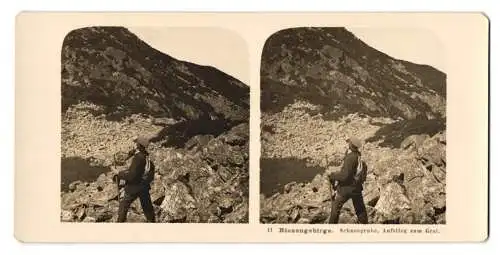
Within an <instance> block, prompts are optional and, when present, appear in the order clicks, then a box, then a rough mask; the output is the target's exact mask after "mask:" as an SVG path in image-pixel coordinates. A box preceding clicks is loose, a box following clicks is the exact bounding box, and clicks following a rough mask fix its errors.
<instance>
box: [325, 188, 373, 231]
mask: <svg viewBox="0 0 500 255" xmlns="http://www.w3.org/2000/svg"><path fill="white" fill-rule="evenodd" d="M349 199H352V204H353V205H354V210H355V211H356V216H357V217H358V222H359V223H361V224H368V215H367V213H366V207H365V203H364V201H363V195H362V193H361V192H360V191H342V190H339V192H337V195H336V196H335V199H333V201H332V210H331V213H330V220H329V223H330V224H338V222H339V216H340V210H341V209H342V206H344V204H345V203H346V202H347V201H349Z"/></svg>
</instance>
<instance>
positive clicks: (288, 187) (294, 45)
mask: <svg viewBox="0 0 500 255" xmlns="http://www.w3.org/2000/svg"><path fill="white" fill-rule="evenodd" d="M261 90H262V94H261V95H262V97H261V100H262V101H261V111H262V115H261V150H262V151H261V154H262V157H261V180H260V187H261V198H260V208H261V217H260V221H261V222H263V223H327V222H328V217H329V213H330V208H331V191H330V184H329V181H328V178H327V176H328V174H330V173H331V172H332V171H339V170H340V167H341V165H342V159H343V156H344V153H345V150H346V149H347V145H346V142H345V140H346V139H347V138H348V137H350V136H357V137H359V138H361V139H362V140H364V141H365V143H364V147H363V148H362V155H363V157H364V160H365V161H366V163H367V165H368V177H367V181H366V183H365V185H364V193H363V197H364V199H365V203H366V204H367V209H368V214H369V222H370V223H374V224H387V223H402V224H444V223H446V217H445V215H446V128H445V127H446V111H445V109H446V104H445V102H446V75H445V74H444V73H442V72H440V71H439V70H436V69H434V68H432V67H430V66H424V65H417V64H413V63H410V62H407V61H403V60H398V59H394V58H392V57H390V56H388V55H386V54H384V53H382V52H380V51H378V50H376V49H374V48H372V47H370V46H368V45H366V44H365V43H363V42H362V41H361V40H359V39H358V38H356V36H355V35H354V34H352V33H350V32H349V31H347V30H346V29H344V28H295V29H287V30H282V31H280V32H278V33H275V34H273V35H272V36H271V37H270V38H269V39H268V41H267V42H266V45H265V47H264V51H263V55H262V68H261ZM340 222H341V223H356V222H357V218H356V215H355V211H354V208H353V206H352V202H350V201H349V202H348V203H346V205H345V206H344V207H343V209H342V212H341V216H340Z"/></svg>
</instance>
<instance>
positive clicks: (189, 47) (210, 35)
mask: <svg viewBox="0 0 500 255" xmlns="http://www.w3.org/2000/svg"><path fill="white" fill-rule="evenodd" d="M128 29H129V30H130V31H131V32H132V33H134V34H135V35H137V36H138V37H139V38H140V39H142V40H143V41H145V42H146V43H147V44H149V45H150V46H151V47H153V48H155V49H157V50H159V51H161V52H163V53H165V54H168V55H170V56H171V57H173V58H176V59H178V60H183V61H189V62H192V63H195V64H198V65H207V66H213V67H215V68H217V69H219V70H221V71H222V72H224V73H227V74H229V75H231V76H233V77H235V78H236V79H238V80H240V81H241V82H243V83H245V84H247V85H250V84H249V82H250V66H249V65H250V62H249V61H250V60H249V54H248V47H247V45H246V41H245V40H244V39H243V37H241V36H240V35H239V34H237V33H235V32H233V31H230V30H225V29H221V28H209V27H206V28H203V27H199V28H185V27H184V28H170V27H168V28H165V27H129V28H128Z"/></svg>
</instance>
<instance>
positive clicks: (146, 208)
mask: <svg viewBox="0 0 500 255" xmlns="http://www.w3.org/2000/svg"><path fill="white" fill-rule="evenodd" d="M134 142H135V144H136V149H135V153H134V155H133V157H134V158H133V159H132V163H131V164H130V167H129V168H128V169H126V170H123V171H120V172H118V174H117V175H115V177H114V178H113V179H114V180H115V181H116V182H118V183H120V181H121V180H124V181H125V185H124V191H125V192H124V195H123V198H122V199H121V201H120V205H119V209H118V219H117V221H118V222H125V221H126V220H127V213H128V210H129V208H130V205H131V204H132V203H133V202H134V201H135V200H136V199H137V198H139V200H140V202H141V207H142V210H143V212H144V215H145V216H146V219H147V221H148V222H155V214H154V209H153V203H152V202H151V197H150V194H149V190H150V189H151V182H152V181H153V179H154V164H153V162H151V160H150V159H149V153H148V152H147V150H146V148H147V147H148V145H149V140H148V139H147V138H145V137H138V138H137V139H135V140H134Z"/></svg>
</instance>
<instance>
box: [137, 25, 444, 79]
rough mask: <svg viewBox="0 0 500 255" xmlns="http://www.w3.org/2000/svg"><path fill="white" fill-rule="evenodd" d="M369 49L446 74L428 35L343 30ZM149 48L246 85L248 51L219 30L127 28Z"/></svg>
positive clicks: (231, 35) (405, 30)
mask: <svg viewBox="0 0 500 255" xmlns="http://www.w3.org/2000/svg"><path fill="white" fill-rule="evenodd" d="M347 29H348V30H349V31H351V32H352V33H354V34H355V35H356V36H357V37H358V38H360V39H361V40H363V41H364V42H365V43H367V44H368V45H370V46H371V47H373V48H375V49H377V50H379V51H382V52H384V53H386V54H387V55H389V56H391V57H394V58H396V59H402V60H406V61H410V62H413V63H417V64H426V65H430V66H433V67H435V68H437V69H438V70H440V71H443V72H446V66H445V58H444V55H443V49H442V48H441V45H440V44H439V41H438V39H437V37H436V36H435V35H434V34H432V32H430V31H426V30H422V29H416V28H415V29H411V28H375V27H365V28H363V27H347ZM129 30H130V31H131V32H133V33H134V34H136V35H137V36H138V37H139V38H141V39H142V40H144V41H145V42H146V43H148V44H149V45H151V46H152V47H154V48H156V49H158V50H160V51H162V52H164V53H166V54H168V55H170V56H172V57H174V58H177V59H180V60H184V61H189V62H193V63H196V64H199V65H209V66H213V67H215V68H217V69H219V70H221V71H223V72H225V73H227V74H229V75H231V76H233V77H235V78H236V79H239V80H240V81H242V82H244V83H246V84H247V85H250V84H249V82H250V68H249V54H248V50H249V49H248V47H247V45H246V42H245V40H244V39H243V37H241V36H240V35H239V34H237V33H235V32H233V31H230V30H225V29H221V28H209V27H206V28H203V27H199V28H170V27H167V28H166V27H130V28H129Z"/></svg>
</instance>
